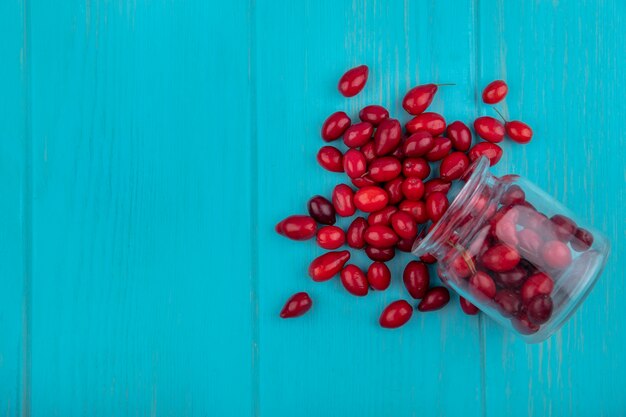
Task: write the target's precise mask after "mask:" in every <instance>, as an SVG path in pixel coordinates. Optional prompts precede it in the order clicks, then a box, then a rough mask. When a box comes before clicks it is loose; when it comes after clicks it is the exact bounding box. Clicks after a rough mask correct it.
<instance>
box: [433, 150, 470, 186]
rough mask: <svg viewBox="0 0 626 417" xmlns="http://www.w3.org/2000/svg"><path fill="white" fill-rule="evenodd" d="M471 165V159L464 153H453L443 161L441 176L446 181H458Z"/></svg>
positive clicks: (440, 170)
mask: <svg viewBox="0 0 626 417" xmlns="http://www.w3.org/2000/svg"><path fill="white" fill-rule="evenodd" d="M469 164H470V162H469V158H468V157H467V155H465V154H464V153H463V152H452V153H451V154H450V155H448V156H446V157H445V158H443V160H442V161H441V165H440V166H439V176H440V177H441V179H442V180H444V181H454V180H458V179H459V178H461V177H462V176H463V174H464V173H465V171H466V170H467V168H469Z"/></svg>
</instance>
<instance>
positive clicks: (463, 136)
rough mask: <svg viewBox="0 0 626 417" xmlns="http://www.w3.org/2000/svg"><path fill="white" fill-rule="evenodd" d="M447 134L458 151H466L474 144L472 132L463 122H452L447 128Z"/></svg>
mask: <svg viewBox="0 0 626 417" xmlns="http://www.w3.org/2000/svg"><path fill="white" fill-rule="evenodd" d="M446 136H447V137H448V138H449V139H450V142H452V147H453V148H454V149H456V150H457V151H461V152H466V151H467V150H468V149H469V148H470V146H471V145H472V132H471V131H470V129H469V127H467V125H466V124H465V123H463V122H459V121H456V122H452V123H450V124H449V125H448V128H447V129H446Z"/></svg>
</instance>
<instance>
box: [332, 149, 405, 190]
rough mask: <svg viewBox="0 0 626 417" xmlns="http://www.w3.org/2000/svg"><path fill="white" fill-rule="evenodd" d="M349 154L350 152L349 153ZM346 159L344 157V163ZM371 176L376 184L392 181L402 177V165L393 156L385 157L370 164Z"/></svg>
mask: <svg viewBox="0 0 626 417" xmlns="http://www.w3.org/2000/svg"><path fill="white" fill-rule="evenodd" d="M348 152H349V151H348ZM346 155H347V153H346ZM345 159H346V157H345V156H344V161H345ZM368 168H369V176H370V178H371V179H373V180H374V181H376V182H385V181H390V180H392V179H394V178H396V177H397V176H398V175H400V172H402V164H401V163H400V161H399V160H398V159H397V158H394V157H393V156H383V157H380V158H377V159H374V160H373V161H372V162H371V163H370V164H369V167H368Z"/></svg>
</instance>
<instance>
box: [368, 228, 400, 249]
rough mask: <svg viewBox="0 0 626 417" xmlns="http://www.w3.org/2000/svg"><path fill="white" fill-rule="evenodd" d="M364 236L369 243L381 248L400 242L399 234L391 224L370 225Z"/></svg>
mask: <svg viewBox="0 0 626 417" xmlns="http://www.w3.org/2000/svg"><path fill="white" fill-rule="evenodd" d="M363 237H364V238H365V242H367V244H368V245H370V246H374V247H376V248H379V249H384V248H390V247H393V246H394V245H395V244H396V243H397V242H398V235H396V233H395V232H394V231H393V229H392V228H390V227H389V226H382V225H375V226H370V227H368V228H367V229H365V234H364V235H363Z"/></svg>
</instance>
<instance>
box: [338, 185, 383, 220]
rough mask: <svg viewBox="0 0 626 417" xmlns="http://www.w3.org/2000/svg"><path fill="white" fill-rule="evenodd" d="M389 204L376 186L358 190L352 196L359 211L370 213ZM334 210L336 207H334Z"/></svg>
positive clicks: (381, 190) (380, 189)
mask: <svg viewBox="0 0 626 417" xmlns="http://www.w3.org/2000/svg"><path fill="white" fill-rule="evenodd" d="M388 202H389V197H388V196H387V193H386V192H385V190H383V189H382V188H380V187H377V186H372V185H370V186H366V187H363V188H360V189H359V190H358V191H357V192H356V194H355V195H354V205H355V206H356V208H358V209H359V210H361V211H364V212H366V213H372V212H374V211H378V210H380V209H382V208H384V207H385V206H386V205H387V203H388ZM335 210H337V207H336V206H335Z"/></svg>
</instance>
